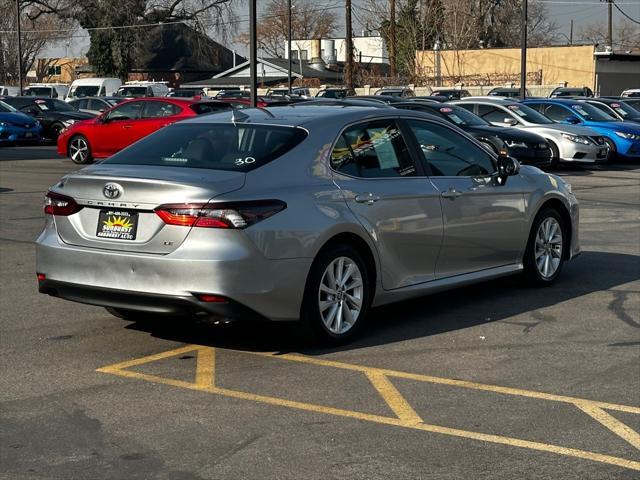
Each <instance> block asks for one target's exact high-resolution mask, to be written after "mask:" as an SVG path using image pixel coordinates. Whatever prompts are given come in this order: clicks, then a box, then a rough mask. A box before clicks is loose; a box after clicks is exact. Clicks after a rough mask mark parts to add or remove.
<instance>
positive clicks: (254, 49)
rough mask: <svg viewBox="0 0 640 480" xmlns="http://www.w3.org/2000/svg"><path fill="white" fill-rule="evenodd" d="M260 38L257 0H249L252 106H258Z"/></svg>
mask: <svg viewBox="0 0 640 480" xmlns="http://www.w3.org/2000/svg"><path fill="white" fill-rule="evenodd" d="M257 40H258V38H257V31H256V0H249V77H250V81H251V107H253V108H255V107H257V106H258V41H257Z"/></svg>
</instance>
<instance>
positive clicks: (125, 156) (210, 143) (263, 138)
mask: <svg viewBox="0 0 640 480" xmlns="http://www.w3.org/2000/svg"><path fill="white" fill-rule="evenodd" d="M306 136H307V132H306V131H304V130H302V129H301V128H294V127H282V126H271V125H234V124H233V123H219V124H204V125H203V124H182V125H181V124H179V123H178V124H176V125H172V126H169V127H166V128H163V129H162V130H161V131H160V132H157V133H155V134H152V135H149V136H148V137H145V138H143V139H142V140H140V141H139V142H137V143H135V144H133V145H132V146H130V147H129V148H127V149H126V150H122V151H121V152H118V153H117V154H115V155H114V156H112V157H110V158H108V159H107V160H105V161H104V162H103V163H112V164H126V165H151V166H162V167H181V168H207V169H212V170H229V171H236V172H249V171H251V170H255V169H256V168H259V167H261V166H262V165H265V164H267V163H269V162H271V161H273V160H276V159H277V158H279V157H281V156H282V155H284V154H285V153H287V152H288V151H289V150H291V149H292V148H294V147H295V146H297V145H298V144H299V143H300V142H302V141H303V140H304V139H305V138H306ZM284 174H286V172H284Z"/></svg>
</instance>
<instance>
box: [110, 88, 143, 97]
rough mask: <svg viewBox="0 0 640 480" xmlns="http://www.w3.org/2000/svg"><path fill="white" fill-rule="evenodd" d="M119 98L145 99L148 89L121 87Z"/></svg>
mask: <svg viewBox="0 0 640 480" xmlns="http://www.w3.org/2000/svg"><path fill="white" fill-rule="evenodd" d="M116 95H117V96H118V97H144V96H146V95H147V87H120V88H119V89H118V93H116Z"/></svg>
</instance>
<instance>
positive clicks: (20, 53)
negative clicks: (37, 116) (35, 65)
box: [16, 0, 24, 96]
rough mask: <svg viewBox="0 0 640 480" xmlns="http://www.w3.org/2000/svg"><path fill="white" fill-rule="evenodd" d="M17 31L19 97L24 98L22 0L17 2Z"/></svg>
mask: <svg viewBox="0 0 640 480" xmlns="http://www.w3.org/2000/svg"><path fill="white" fill-rule="evenodd" d="M16 27H17V28H16V30H17V34H18V84H19V87H18V88H19V91H18V95H20V96H22V87H23V85H24V80H23V78H22V34H21V33H20V0H16Z"/></svg>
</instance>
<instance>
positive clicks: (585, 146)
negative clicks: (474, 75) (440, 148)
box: [452, 97, 609, 165]
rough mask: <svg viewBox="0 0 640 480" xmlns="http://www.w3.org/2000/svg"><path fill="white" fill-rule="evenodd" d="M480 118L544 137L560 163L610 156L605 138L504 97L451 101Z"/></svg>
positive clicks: (553, 163)
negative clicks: (557, 121)
mask: <svg viewBox="0 0 640 480" xmlns="http://www.w3.org/2000/svg"><path fill="white" fill-rule="evenodd" d="M452 103H455V104H457V105H460V106H461V107H464V108H466V109H467V110H469V111H471V112H473V113H475V114H476V115H478V116H480V117H482V118H483V119H484V120H486V121H487V122H489V123H491V124H492V125H496V126H500V127H514V128H520V129H523V130H527V131H529V132H532V133H537V134H538V135H540V136H542V137H544V139H545V140H546V141H547V143H548V144H549V146H550V147H551V151H552V154H553V158H552V165H557V164H558V163H559V162H578V163H595V162H604V161H606V160H607V156H608V155H609V147H608V146H607V143H606V141H605V138H604V137H603V136H602V135H600V134H599V133H598V132H596V131H595V130H592V129H590V128H588V127H583V126H578V125H563V124H559V123H555V122H554V121H553V120H551V119H549V118H547V117H545V116H544V115H542V114H541V113H539V112H537V111H536V110H534V109H533V108H531V107H529V106H527V105H523V104H521V103H519V102H516V101H513V100H510V99H505V98H495V97H491V98H483V97H470V98H465V99H463V100H460V101H458V102H452Z"/></svg>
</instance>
